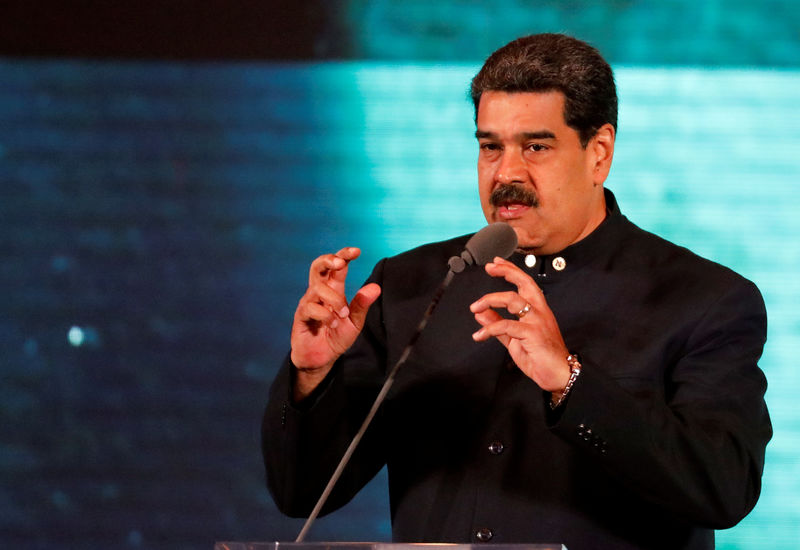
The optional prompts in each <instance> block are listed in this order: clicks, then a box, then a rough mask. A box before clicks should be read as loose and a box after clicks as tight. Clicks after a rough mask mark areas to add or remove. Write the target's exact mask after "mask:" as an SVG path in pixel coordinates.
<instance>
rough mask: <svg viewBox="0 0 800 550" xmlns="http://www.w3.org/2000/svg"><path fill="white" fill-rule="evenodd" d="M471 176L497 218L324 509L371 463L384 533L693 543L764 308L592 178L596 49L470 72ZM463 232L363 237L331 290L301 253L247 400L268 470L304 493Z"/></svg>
mask: <svg viewBox="0 0 800 550" xmlns="http://www.w3.org/2000/svg"><path fill="white" fill-rule="evenodd" d="M471 93H472V99H473V101H474V104H475V120H476V126H477V128H476V132H475V135H476V137H477V141H478V145H479V153H478V188H479V194H480V200H481V206H482V208H483V212H484V214H485V216H486V220H487V221H488V222H505V223H507V224H508V225H510V226H511V227H512V228H513V230H514V232H515V233H516V236H517V240H518V248H517V250H516V251H515V252H514V253H513V254H512V255H511V256H510V258H509V259H508V260H504V259H502V258H499V257H498V258H496V259H494V260H493V261H491V262H489V263H487V264H486V265H485V266H480V265H470V266H467V267H466V269H464V270H463V272H461V273H458V274H457V275H456V276H455V277H454V278H453V280H452V283H451V284H450V286H449V288H448V289H447V290H446V292H444V294H443V295H442V296H441V300H440V301H439V303H438V306H437V309H436V310H435V312H434V313H433V315H432V316H431V317H430V319H429V321H428V324H427V327H426V328H425V330H424V331H423V332H422V333H421V335H419V338H418V340H417V341H416V343H415V345H414V347H413V350H412V352H411V354H410V355H409V356H408V359H407V361H406V363H405V364H404V366H403V368H402V369H401V370H400V371H399V372H398V374H397V378H396V381H395V383H394V385H393V386H392V388H391V390H390V392H389V394H388V396H387V398H386V401H385V402H384V404H383V406H382V407H381V408H380V409H379V411H378V413H377V416H376V417H375V420H374V422H373V423H372V424H371V425H370V427H369V428H368V430H367V431H366V434H365V435H364V439H363V441H362V442H361V444H360V445H359V446H358V447H357V448H356V450H355V453H354V455H353V457H352V460H351V462H350V463H349V464H348V465H347V467H346V468H345V470H344V472H343V475H342V477H341V479H340V480H339V482H338V483H337V484H336V486H335V488H334V489H333V492H332V494H331V496H330V499H329V500H328V501H327V505H326V507H325V508H324V509H323V513H324V512H329V511H331V510H334V509H336V508H337V507H340V506H342V505H343V504H345V503H346V502H347V501H348V500H349V499H351V498H352V497H353V495H354V494H355V493H356V492H357V491H358V490H359V489H360V488H361V487H362V486H363V485H364V484H365V483H367V482H368V481H369V480H370V479H371V478H372V477H373V476H374V475H375V474H376V473H377V472H378V471H379V470H380V469H381V467H382V466H383V465H384V464H385V465H387V467H388V473H389V495H390V503H391V514H392V532H393V539H394V540H395V541H397V542H463V543H470V542H471V543H483V542H491V543H498V542H500V543H521V542H528V543H536V542H557V543H564V544H565V545H566V546H567V547H568V548H569V549H570V550H581V549H606V548H614V549H623V548H625V549H634V548H635V549H642V548H664V549H667V548H668V549H671V550H674V549H701V548H702V549H707V548H713V547H714V529H724V528H727V527H730V526H732V525H734V524H736V523H737V522H738V521H740V520H741V519H742V518H743V517H744V516H745V515H746V514H747V513H749V511H750V510H751V509H752V508H753V506H754V505H755V503H756V500H757V499H758V495H759V492H760V487H761V475H762V471H763V466H764V452H765V447H766V444H767V442H768V441H769V439H770V437H771V433H772V432H771V425H770V421H769V416H768V413H767V408H766V405H765V402H764V391H765V389H766V380H765V378H764V375H763V373H762V372H761V370H760V369H759V368H758V366H757V362H758V359H759V357H760V355H761V352H762V348H763V345H764V342H765V339H766V312H765V309H764V303H763V300H762V298H761V295H760V294H759V292H758V290H757V289H756V287H755V286H754V285H753V284H752V283H751V282H749V281H747V280H745V279H744V278H742V277H741V276H739V275H737V274H736V273H734V272H732V271H731V270H729V269H727V268H725V267H722V266H720V265H718V264H715V263H713V262H711V261H708V260H705V259H702V258H700V257H698V256H696V255H694V254H693V253H691V252H690V251H688V250H686V249H685V248H681V247H678V246H676V245H674V244H671V243H669V242H667V241H665V240H663V239H661V238H659V237H657V236H655V235H653V234H651V233H648V232H646V231H643V230H642V229H640V228H638V227H637V226H635V225H634V224H632V223H631V222H630V221H628V219H627V218H626V217H625V216H624V215H623V214H622V213H621V212H620V210H619V207H618V205H617V203H616V201H615V199H614V195H613V194H612V193H611V192H610V191H608V190H606V189H604V187H603V183H604V181H605V179H606V177H607V176H608V173H609V170H610V168H611V162H612V158H613V153H614V143H615V136H616V131H617V95H616V89H615V85H614V78H613V74H612V71H611V68H610V67H609V65H608V64H607V63H606V61H605V60H604V59H603V58H602V57H601V55H600V54H599V53H598V52H597V50H595V49H594V48H592V47H591V46H589V45H588V44H586V43H584V42H581V41H579V40H576V39H574V38H571V37H567V36H564V35H557V34H542V35H534V36H528V37H525V38H520V39H518V40H515V41H513V42H511V43H510V44H508V45H506V46H504V47H503V48H501V49H499V50H498V51H496V52H495V53H494V54H492V55H491V56H490V57H489V59H488V60H487V61H486V63H485V64H484V66H483V67H482V68H481V70H480V72H479V73H478V74H477V76H475V78H474V79H473V81H472V87H471ZM468 238H469V236H466V237H462V238H457V239H453V240H450V241H445V242H440V243H435V244H430V245H426V246H422V247H420V248H417V249H414V250H411V251H409V252H406V253H403V254H400V255H398V256H395V257H392V258H387V259H384V260H382V261H381V262H379V263H378V265H377V266H376V267H375V269H374V271H373V273H372V275H371V276H370V279H369V282H368V283H367V284H366V285H365V286H363V287H362V288H361V289H360V290H359V291H358V292H357V293H356V295H355V296H354V297H353V298H352V301H349V302H348V300H347V298H346V297H345V295H344V286H345V285H344V282H345V277H346V275H347V266H348V263H349V262H350V261H352V260H354V259H356V258H357V257H358V255H359V250H358V249H356V248H345V249H342V250H340V251H339V252H337V253H336V254H327V255H324V256H320V257H319V258H317V259H316V260H314V262H313V263H312V264H311V269H310V274H309V285H308V290H307V291H306V293H305V295H304V296H303V297H302V298H301V299H300V302H299V304H298V306H297V310H296V312H295V316H294V322H293V326H292V333H291V353H290V355H289V357H288V358H287V359H286V361H285V364H284V365H283V368H282V369H281V371H280V374H279V375H278V377H277V378H276V380H275V382H274V383H273V386H272V389H271V394H270V399H269V403H268V405H267V409H266V412H265V416H264V423H263V430H262V436H263V453H264V461H265V465H266V468H267V475H268V485H269V488H270V491H271V493H272V495H273V497H274V499H275V502H276V503H277V505H278V507H279V508H280V509H281V510H282V511H283V512H284V513H286V514H289V515H293V516H307V515H308V514H309V513H310V512H311V510H312V508H313V507H314V504H315V503H316V501H317V499H318V497H319V495H320V494H321V493H322V491H323V489H324V488H325V485H326V483H327V482H328V479H329V478H330V476H331V473H332V472H333V471H334V468H335V467H336V465H337V463H338V462H339V459H340V458H341V457H342V455H343V454H344V452H345V450H346V448H347V447H348V444H349V443H350V441H351V439H352V438H353V435H354V434H355V433H356V432H357V431H358V429H359V427H360V425H361V423H362V421H363V419H364V417H365V416H366V415H367V413H368V411H369V409H370V405H371V404H372V402H373V400H374V399H375V396H376V394H377V393H378V391H379V389H380V387H381V384H382V383H383V380H384V378H385V377H386V375H387V372H388V370H389V369H391V367H392V366H393V365H395V364H396V363H397V361H398V359H399V358H400V356H401V354H402V353H403V351H404V349H405V348H406V346H407V344H408V343H409V340H410V339H411V338H412V336H413V335H414V333H415V328H416V326H417V323H418V321H419V319H420V318H421V317H422V315H423V313H424V312H425V310H426V308H427V306H428V304H429V303H430V302H431V299H432V297H433V296H434V294H435V292H436V290H437V288H438V287H439V285H440V283H441V281H442V279H443V277H444V275H445V273H446V272H447V265H448V264H447V262H448V259H449V258H451V257H452V256H454V255H458V254H459V253H460V252H461V251H462V250H463V249H464V245H465V242H466V241H467V239H468Z"/></svg>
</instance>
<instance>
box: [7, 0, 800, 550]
mask: <svg viewBox="0 0 800 550" xmlns="http://www.w3.org/2000/svg"><path fill="white" fill-rule="evenodd" d="M695 4H696V3H692V2H689V1H684V0H669V1H663V2H658V3H656V2H644V1H615V2H604V3H597V2H580V1H571V2H554V1H543V2H538V3H535V4H533V3H528V2H506V3H504V4H502V5H498V4H494V3H492V4H489V3H477V2H466V1H447V2H440V3H435V4H431V3H430V2H422V1H412V2H366V1H348V2H339V3H326V4H325V6H326V7H325V8H324V9H320V10H319V13H318V14H317V18H316V19H315V24H314V27H313V33H312V32H311V31H308V29H305V28H304V26H303V25H302V24H298V23H297V22H298V21H301V22H302V21H303V17H304V15H303V14H302V13H301V14H300V15H298V14H295V16H294V18H293V19H292V25H291V26H290V28H291V30H292V32H293V33H294V35H296V36H295V38H296V39H297V40H301V41H305V43H306V45H307V49H304V50H303V51H304V52H311V53H305V54H304V55H305V57H304V58H303V59H302V60H299V61H298V60H294V61H291V62H287V61H286V60H285V59H280V58H279V57H280V56H275V55H270V53H269V52H265V53H264V54H263V55H261V57H262V58H263V59H258V58H259V55H260V54H259V52H258V51H255V52H249V53H251V54H252V55H249V56H247V59H248V60H247V61H243V60H241V59H236V56H234V58H222V59H202V60H189V59H173V60H165V59H147V60H143V59H138V60H137V59H119V58H96V57H92V56H88V57H87V56H85V55H67V56H58V55H41V56H38V57H28V56H20V55H14V54H13V51H12V53H10V54H8V55H3V56H0V288H2V289H3V290H4V291H3V292H2V293H0V546H3V547H14V546H16V547H24V548H42V549H50V548H59V549H60V548H87V549H88V548H97V547H104V548H210V547H211V546H212V545H213V542H214V541H215V540H290V539H294V537H295V536H296V534H297V532H298V531H299V529H300V526H301V523H302V522H301V521H299V520H290V519H287V518H284V517H283V516H281V515H280V514H279V513H278V512H277V510H276V509H275V507H274V505H273V504H272V502H271V500H270V498H269V496H268V495H267V493H266V489H265V487H264V480H263V470H262V466H261V464H260V456H259V450H258V449H259V434H258V430H259V422H260V414H261V411H262V409H263V406H264V402H265V399H266V393H267V389H268V387H269V384H270V382H271V380H272V378H273V376H274V374H275V371H276V369H277V367H278V364H279V362H280V360H281V359H282V357H283V356H284V354H285V352H286V350H287V347H288V327H289V323H290V319H291V315H292V312H293V310H294V307H295V304H296V302H297V299H298V298H299V296H300V295H301V294H302V292H303V289H304V284H305V276H306V275H305V274H306V272H307V269H308V264H309V262H310V261H311V260H312V259H313V258H314V257H315V256H317V255H318V254H320V253H323V252H327V251H331V250H336V249H338V248H340V247H342V246H346V245H356V246H360V247H361V248H362V249H363V257H362V258H361V259H359V260H358V261H356V262H354V263H353V264H352V275H351V277H350V283H349V291H350V293H352V292H353V291H354V290H355V289H356V288H357V287H358V285H359V283H360V281H362V280H363V279H364V278H366V276H367V275H368V273H369V271H370V269H371V267H372V265H374V263H375V262H376V261H378V260H379V259H380V258H381V257H384V256H387V255H390V254H395V253H397V252H400V251H402V250H405V249H407V248H409V247H412V246H416V245H419V244H423V243H426V242H430V241H432V240H440V239H445V238H448V237H451V236H455V235H459V234H463V233H467V232H471V231H475V230H476V229H478V228H480V227H481V226H482V224H483V223H484V220H483V218H482V215H481V212H480V208H479V205H478V198H477V190H476V187H477V183H476V171H475V160H476V154H477V147H476V144H475V140H474V137H473V132H474V124H473V121H472V116H473V113H472V106H471V105H470V103H469V102H468V100H467V99H466V91H467V86H468V83H469V80H470V78H471V77H472V75H473V74H474V72H475V71H476V70H477V68H478V67H479V66H480V63H481V60H482V59H483V58H484V57H485V56H486V55H488V54H489V53H490V52H491V50H492V49H494V48H495V47H497V46H499V45H501V44H503V43H504V42H505V41H507V40H509V39H511V38H514V37H515V36H517V35H520V34H524V33H526V32H533V31H543V30H558V31H566V32H571V33H574V34H576V35H578V36H580V37H582V38H585V39H588V40H590V41H592V42H593V43H595V44H596V45H598V46H599V47H600V49H601V50H602V51H603V52H604V53H605V54H606V55H607V56H608V58H609V60H610V61H611V63H612V65H613V66H614V69H615V71H616V75H617V82H618V88H619V96H620V101H621V103H620V128H619V134H618V140H617V147H616V152H615V160H614V165H613V168H612V172H611V175H610V177H609V180H608V182H607V186H608V187H609V188H610V189H612V190H613V191H614V192H615V193H616V195H617V198H618V200H619V202H620V205H621V208H622V210H623V212H624V213H625V214H626V215H628V217H629V218H631V219H632V220H633V221H634V222H636V223H638V224H639V225H640V226H642V227H644V228H646V229H649V230H652V231H654V232H656V233H658V234H660V235H662V236H664V237H666V238H668V239H670V240H673V241H675V242H677V243H679V244H681V245H685V246H688V247H689V248H691V249H692V250H694V251H696V252H698V253H700V254H701V255H704V256H706V257H709V258H712V259H714V260H717V261H719V262H721V263H723V264H725V265H728V266H730V267H732V268H733V269H735V270H737V271H739V272H740V273H742V274H743V275H745V276H746V277H748V278H750V279H752V280H753V281H755V282H756V284H757V285H758V286H759V288H760V289H761V291H762V293H763V295H764V298H765V301H766V303H767V309H768V313H769V334H768V338H769V339H768V342H767V347H766V350H765V353H764V357H763V359H762V361H761V366H762V368H763V369H764V371H765V373H766V375H767V378H768V380H769V384H770V385H769V390H768V392H767V402H768V405H769V408H770V412H771V414H772V419H773V423H774V428H775V436H774V438H773V441H772V442H771V443H770V445H769V447H768V453H767V465H766V471H765V475H764V488H763V493H762V497H761V500H760V501H759V504H758V506H757V507H756V509H755V510H754V511H753V512H752V513H751V514H750V515H749V516H748V517H747V518H746V519H745V520H744V521H743V522H742V523H741V524H740V525H738V526H737V527H735V528H733V529H730V530H727V531H722V532H719V533H718V548H722V549H755V548H761V547H763V546H764V545H769V547H770V548H775V549H786V550H788V549H790V548H795V547H796V546H797V541H798V540H800V502H798V497H797V496H796V495H797V494H799V493H800V481H798V480H800V471H799V470H800V427H799V426H800V422H799V421H800V412H798V411H800V409H798V407H797V406H796V399H797V398H796V396H797V395H800V375H799V374H798V373H797V369H796V367H795V366H794V361H793V358H794V356H795V355H796V354H797V351H798V347H799V346H800V314H798V313H797V303H798V294H800V282H798V277H797V273H798V271H800V247H798V244H797V239H798V236H800V219H799V217H798V211H799V210H800V199H798V198H797V197H798V194H797V192H796V186H797V182H798V181H800V155H798V150H800V114H798V113H799V111H798V104H800V62H798V60H800V31H799V30H798V29H800V10H799V9H798V8H797V4H796V3H795V2H792V1H789V0H775V1H770V2H761V3H752V2H739V1H723V0H717V1H710V2H703V3H701V4H700V5H695ZM318 5H320V6H321V5H322V4H321V3H318ZM156 7H158V9H155V8H153V6H150V8H152V9H151V13H156V12H159V10H161V8H160V4H159V6H156ZM202 11H203V4H202V3H200V4H198V7H197V12H195V13H200V12H202ZM267 11H269V10H267ZM280 13H281V12H280V11H277V12H275V13H273V12H269V13H268V14H267V15H269V16H270V17H272V20H273V26H275V27H276V28H280V27H281V25H282V24H281V22H280V21H281V19H280V17H278V16H276V15H275V14H280ZM53 20H54V21H60V20H61V19H60V18H57V17H56V18H54V19H53ZM129 20H130V19H129ZM6 21H8V20H6ZM275 21H277V23H275ZM54 24H55V23H54ZM130 24H131V25H133V23H130ZM284 26H285V25H284ZM143 27H146V25H143ZM111 28H113V27H111ZM137 28H138V27H137ZM155 28H158V26H157V25H156V26H155ZM209 28H211V27H209ZM271 28H272V27H271ZM8 29H13V30H15V31H16V32H19V33H20V35H24V34H25V33H23V32H21V31H20V29H26V27H25V26H24V25H16V26H14V25H10V24H9V25H6V26H5V30H6V31H7V30H8ZM304 29H305V30H304ZM33 30H36V29H33ZM129 30H130V29H129ZM134 30H135V29H134ZM191 31H192V29H188V30H185V32H181V33H174V32H172V33H168V34H169V35H170V37H176V38H173V39H174V40H182V41H183V42H184V44H183V45H184V46H185V45H186V44H190V43H194V42H192V41H195V42H198V43H201V42H205V43H209V42H211V43H212V45H213V40H210V39H209V40H205V38H206V36H207V34H208V33H201V32H197V31H196V29H195V31H194V32H191ZM72 32H77V31H75V30H74V29H73V31H72ZM250 32H252V33H256V34H257V29H255V30H251V31H250ZM304 32H305V33H306V34H304ZM28 34H30V35H32V36H37V35H36V34H35V32H33V31H32V32H31V33H28ZM130 35H135V33H132V34H131V33H130V32H129V34H128V36H130ZM134 37H135V38H137V36H134ZM138 38H139V41H138V42H136V44H137V46H141V45H142V44H147V37H146V35H145V38H144V39H141V37H138ZM212 38H214V39H216V40H220V38H219V37H218V36H217V37H212ZM3 44H4V43H3V42H2V41H0V46H2V45H3ZM162 45H163V44H162ZM167 45H168V44H167ZM212 49H213V48H212ZM281 55H283V54H281ZM101 57H102V56H101ZM252 58H256V59H252ZM74 327H77V328H79V329H80V330H81V331H82V333H83V335H84V338H83V340H81V341H76V340H73V341H70V340H69V339H68V335H69V334H70V333H72V334H75V331H74V330H72V329H73V328H74ZM71 330H72V332H71ZM385 485H386V479H385V472H382V473H381V474H379V475H378V477H377V478H376V480H374V481H373V482H372V483H371V484H370V485H369V486H368V487H367V488H366V489H365V490H364V491H363V492H362V493H361V494H360V495H359V496H358V497H357V498H356V499H355V500H354V501H353V502H352V503H351V504H349V505H348V506H347V507H346V508H344V509H343V510H341V511H339V512H336V513H334V514H333V515H331V516H329V517H326V518H322V519H321V520H320V521H319V522H318V523H317V525H316V526H315V527H314V528H313V530H312V532H311V534H310V538H311V539H313V540H388V538H389V536H390V534H389V533H390V531H389V530H390V527H389V520H388V504H387V502H386V494H385Z"/></svg>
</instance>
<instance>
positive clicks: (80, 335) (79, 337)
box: [67, 327, 86, 348]
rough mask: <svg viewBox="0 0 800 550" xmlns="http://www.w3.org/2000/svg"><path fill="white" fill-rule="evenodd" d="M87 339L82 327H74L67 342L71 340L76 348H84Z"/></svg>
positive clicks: (70, 330)
mask: <svg viewBox="0 0 800 550" xmlns="http://www.w3.org/2000/svg"><path fill="white" fill-rule="evenodd" d="M85 339H86V335H85V334H84V332H83V329H82V328H81V327H72V328H70V329H69V332H68V333H67V340H69V343H70V344H72V345H73V346H75V347H76V348H77V347H79V346H82V345H83V342H84V340H85Z"/></svg>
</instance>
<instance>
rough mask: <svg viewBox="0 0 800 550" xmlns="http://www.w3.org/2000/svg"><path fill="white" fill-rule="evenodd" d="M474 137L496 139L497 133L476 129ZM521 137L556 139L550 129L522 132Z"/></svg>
mask: <svg viewBox="0 0 800 550" xmlns="http://www.w3.org/2000/svg"><path fill="white" fill-rule="evenodd" d="M475 137H476V138H477V139H496V138H497V134H495V133H494V132H486V131H484V130H476V131H475ZM520 137H521V138H522V139H556V135H555V134H554V133H553V132H551V131H550V130H538V131H536V132H522V133H521V134H520Z"/></svg>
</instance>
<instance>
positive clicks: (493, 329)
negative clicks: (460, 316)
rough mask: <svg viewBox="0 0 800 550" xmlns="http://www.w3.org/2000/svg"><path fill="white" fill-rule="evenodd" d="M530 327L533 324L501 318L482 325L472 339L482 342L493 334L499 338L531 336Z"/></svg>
mask: <svg viewBox="0 0 800 550" xmlns="http://www.w3.org/2000/svg"><path fill="white" fill-rule="evenodd" d="M530 327H531V325H529V324H524V323H520V322H519V321H512V320H510V319H501V320H499V321H496V322H494V323H489V324H488V325H485V326H483V327H481V328H480V329H479V330H477V331H476V332H475V333H474V334H473V335H472V339H473V340H475V341H476V342H482V341H483V340H487V339H488V338H490V337H492V336H494V337H495V338H498V339H499V338H500V337H505V338H515V339H523V338H527V337H528V336H530V332H529V331H530V330H531V328H530Z"/></svg>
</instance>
